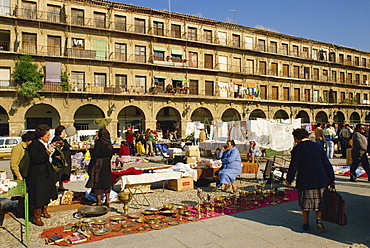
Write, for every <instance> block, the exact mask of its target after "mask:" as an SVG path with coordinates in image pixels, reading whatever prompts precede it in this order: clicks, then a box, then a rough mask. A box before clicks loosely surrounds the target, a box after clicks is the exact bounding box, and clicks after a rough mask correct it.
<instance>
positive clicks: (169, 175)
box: [121, 169, 198, 190]
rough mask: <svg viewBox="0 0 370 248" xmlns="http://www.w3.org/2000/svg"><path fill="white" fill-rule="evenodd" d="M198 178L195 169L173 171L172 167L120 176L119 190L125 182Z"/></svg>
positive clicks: (143, 182)
mask: <svg viewBox="0 0 370 248" xmlns="http://www.w3.org/2000/svg"><path fill="white" fill-rule="evenodd" d="M188 176H189V177H192V178H194V180H196V179H197V178H198V175H197V171H196V170H189V171H185V172H180V171H173V170H172V169H161V170H155V172H154V173H143V174H141V175H126V176H122V177H121V183H122V184H121V190H123V189H125V187H126V185H127V184H145V183H154V182H160V181H164V180H171V179H179V178H182V177H188Z"/></svg>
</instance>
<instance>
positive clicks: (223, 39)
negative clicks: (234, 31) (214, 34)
mask: <svg viewBox="0 0 370 248" xmlns="http://www.w3.org/2000/svg"><path fill="white" fill-rule="evenodd" d="M218 44H220V45H224V46H226V44H227V35H226V33H225V32H220V31H219V32H218Z"/></svg>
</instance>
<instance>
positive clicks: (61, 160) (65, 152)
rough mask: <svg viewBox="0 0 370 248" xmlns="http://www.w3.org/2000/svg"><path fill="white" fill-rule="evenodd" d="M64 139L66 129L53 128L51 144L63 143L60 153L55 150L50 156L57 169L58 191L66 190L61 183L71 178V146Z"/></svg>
mask: <svg viewBox="0 0 370 248" xmlns="http://www.w3.org/2000/svg"><path fill="white" fill-rule="evenodd" d="M65 138H66V128H65V126H57V127H56V128H55V136H54V138H53V140H52V141H51V142H56V141H58V142H63V148H62V149H61V152H62V154H61V152H60V151H59V150H58V149H55V151H54V153H53V154H52V155H51V157H52V159H53V160H52V163H53V165H54V166H56V167H57V168H58V170H57V181H59V190H61V191H63V190H66V188H64V185H63V181H68V180H69V177H70V176H71V164H72V163H71V162H72V159H71V149H70V148H71V146H70V144H69V143H68V141H67V140H66V139H65Z"/></svg>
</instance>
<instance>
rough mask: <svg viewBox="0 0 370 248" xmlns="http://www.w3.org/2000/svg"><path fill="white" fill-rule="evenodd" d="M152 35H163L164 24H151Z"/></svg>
mask: <svg viewBox="0 0 370 248" xmlns="http://www.w3.org/2000/svg"><path fill="white" fill-rule="evenodd" d="M153 34H154V35H160V36H163V35H164V24H163V22H156V21H154V22H153Z"/></svg>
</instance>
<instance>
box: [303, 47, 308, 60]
mask: <svg viewBox="0 0 370 248" xmlns="http://www.w3.org/2000/svg"><path fill="white" fill-rule="evenodd" d="M308 57H309V54H308V47H303V48H302V58H304V59H308Z"/></svg>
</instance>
